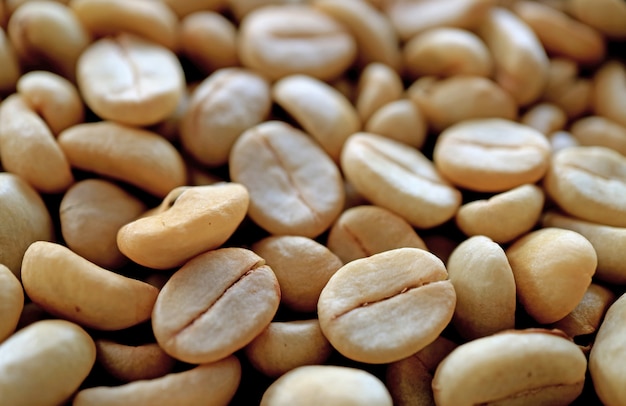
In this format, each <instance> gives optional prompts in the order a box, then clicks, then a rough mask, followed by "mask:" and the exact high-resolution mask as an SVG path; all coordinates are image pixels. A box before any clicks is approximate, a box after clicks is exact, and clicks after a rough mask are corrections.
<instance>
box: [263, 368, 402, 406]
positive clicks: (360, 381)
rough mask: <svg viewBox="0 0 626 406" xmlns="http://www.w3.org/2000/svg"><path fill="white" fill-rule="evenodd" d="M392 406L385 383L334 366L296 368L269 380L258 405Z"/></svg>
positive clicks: (366, 375)
mask: <svg viewBox="0 0 626 406" xmlns="http://www.w3.org/2000/svg"><path fill="white" fill-rule="evenodd" d="M294 404H298V405H301V406H317V405H354V406H365V405H367V406H391V405H392V404H393V402H392V400H391V395H390V394H389V391H388V390H387V388H385V385H384V384H383V383H382V382H381V381H380V380H379V379H378V378H377V377H376V376H374V375H372V374H371V373H369V372H367V371H364V370H362V369H357V368H348V367H342V366H334V365H309V366H302V367H299V368H296V369H294V370H292V371H290V372H287V373H286V374H285V375H283V376H281V377H280V378H278V379H277V380H276V381H274V383H272V384H271V385H270V386H269V387H268V388H267V390H266V391H265V393H263V398H262V399H261V403H260V406H288V405H294Z"/></svg>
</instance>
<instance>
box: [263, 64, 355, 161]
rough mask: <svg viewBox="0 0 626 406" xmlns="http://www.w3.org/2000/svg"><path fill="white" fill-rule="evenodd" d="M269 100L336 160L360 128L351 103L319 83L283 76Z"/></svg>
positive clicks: (299, 77)
mask: <svg viewBox="0 0 626 406" xmlns="http://www.w3.org/2000/svg"><path fill="white" fill-rule="evenodd" d="M272 97H273V98H274V101H275V102H276V103H278V104H279V105H280V106H281V107H282V108H283V109H284V110H285V111H287V112H288V113H289V114H290V115H291V116H293V117H294V118H295V120H296V121H297V122H298V123H299V124H300V126H301V127H302V128H303V129H304V131H305V132H307V133H308V134H310V135H311V136H312V137H313V138H314V139H315V140H316V141H317V142H318V143H319V145H321V147H322V148H323V149H324V150H325V151H326V152H327V153H328V155H330V157H331V158H333V160H335V161H339V156H340V154H341V150H342V148H343V144H344V143H345V141H346V139H347V138H348V137H349V136H350V135H352V134H354V133H355V132H357V131H359V130H360V129H361V122H360V120H359V116H358V114H357V112H356V110H355V108H354V107H353V106H352V104H350V101H349V100H348V99H346V98H345V97H344V96H343V95H342V94H341V93H339V92H338V91H337V90H335V89H334V88H333V87H331V86H329V85H327V84H326V83H324V82H322V81H321V80H318V79H315V78H312V77H309V76H305V75H291V76H286V77H284V78H282V79H280V80H278V81H277V82H276V83H275V84H274V86H273V88H272Z"/></svg>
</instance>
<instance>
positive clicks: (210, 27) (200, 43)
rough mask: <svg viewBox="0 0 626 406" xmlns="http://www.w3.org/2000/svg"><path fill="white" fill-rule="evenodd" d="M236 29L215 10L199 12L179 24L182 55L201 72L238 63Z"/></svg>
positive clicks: (208, 71)
mask: <svg viewBox="0 0 626 406" xmlns="http://www.w3.org/2000/svg"><path fill="white" fill-rule="evenodd" d="M237 36H238V33H237V27H235V25H234V24H233V23H232V22H231V21H230V20H228V19H227V18H226V17H224V16H223V15H222V14H220V13H217V12H214V11H198V12H195V13H191V14H189V15H187V16H186V17H185V18H184V19H183V20H182V21H181V22H180V46H181V51H182V52H183V54H184V55H185V56H186V57H187V58H189V59H190V60H191V61H192V62H193V64H194V65H195V66H196V67H198V68H199V69H201V70H202V71H203V72H205V73H207V74H209V73H211V72H213V71H214V70H217V69H221V68H227V67H233V66H237V65H238V64H239V56H238V55H237Z"/></svg>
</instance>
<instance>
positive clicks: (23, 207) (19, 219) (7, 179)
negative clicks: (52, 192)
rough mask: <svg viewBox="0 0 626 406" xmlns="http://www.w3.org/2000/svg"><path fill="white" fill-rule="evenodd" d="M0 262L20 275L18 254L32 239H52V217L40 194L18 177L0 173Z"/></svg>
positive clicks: (20, 253)
mask: <svg viewBox="0 0 626 406" xmlns="http://www.w3.org/2000/svg"><path fill="white" fill-rule="evenodd" d="M0 213H2V217H1V219H2V221H0V240H2V241H4V242H3V244H2V250H0V264H3V265H6V266H7V267H8V268H9V269H10V270H11V272H13V273H14V274H15V275H16V276H17V277H18V278H21V276H20V275H21V272H20V269H21V264H22V257H23V256H24V252H25V251H26V249H27V248H28V246H29V245H30V244H31V243H33V242H34V241H51V240H53V239H54V226H53V224H52V218H51V217H50V213H49V212H48V209H47V208H46V205H45V203H44V201H43V200H42V199H41V196H40V195H39V194H38V193H37V192H36V191H35V189H33V188H32V187H31V186H29V185H28V183H26V182H25V181H24V180H23V179H22V178H20V177H19V176H16V175H13V174H11V173H7V172H0Z"/></svg>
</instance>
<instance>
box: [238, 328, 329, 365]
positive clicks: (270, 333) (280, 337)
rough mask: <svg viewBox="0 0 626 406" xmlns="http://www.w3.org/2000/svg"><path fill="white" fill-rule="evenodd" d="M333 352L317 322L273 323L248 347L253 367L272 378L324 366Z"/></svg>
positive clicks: (247, 352)
mask: <svg viewBox="0 0 626 406" xmlns="http://www.w3.org/2000/svg"><path fill="white" fill-rule="evenodd" d="M332 351H333V347H332V346H331V345H330V343H329V342H328V340H327V339H326V337H324V334H322V330H321V329H320V324H319V322H318V321H317V319H311V320H298V321H290V322H272V323H270V325H269V326H267V328H266V329H265V330H263V332H262V333H261V334H259V335H258V336H257V337H256V338H255V339H254V340H252V342H251V343H250V344H248V345H247V346H246V348H245V354H246V357H247V358H248V360H249V361H250V363H251V364H252V366H253V367H254V368H255V369H257V370H258V371H260V372H262V373H263V374H264V375H266V376H270V377H279V376H281V375H283V374H285V373H287V372H289V371H291V370H293V369H295V368H298V367H301V366H304V365H321V364H324V363H325V362H326V360H327V359H328V357H329V356H330V354H331V353H332Z"/></svg>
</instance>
